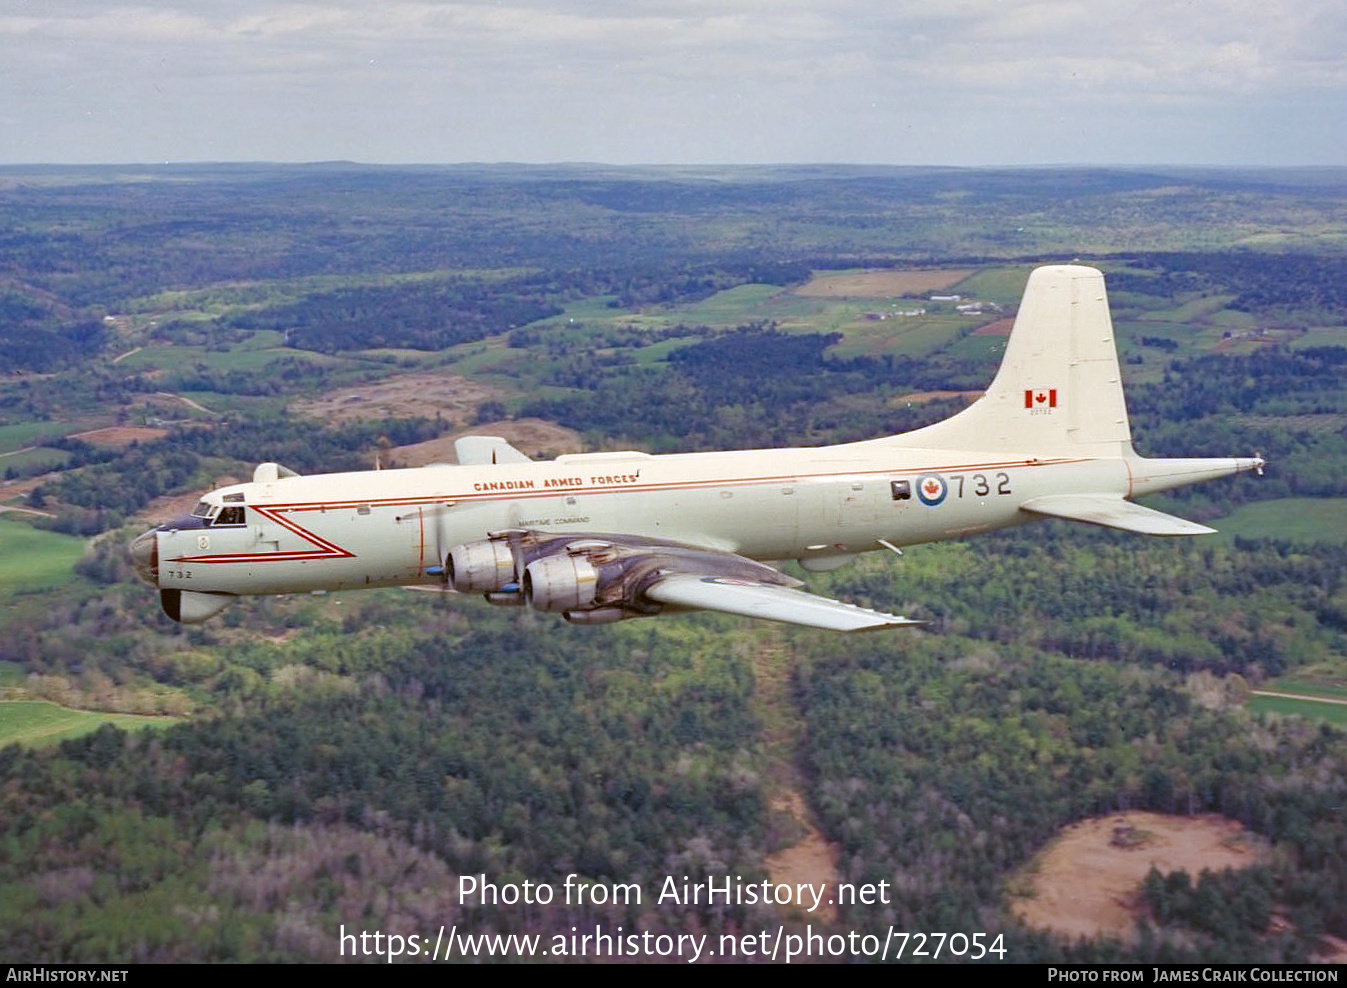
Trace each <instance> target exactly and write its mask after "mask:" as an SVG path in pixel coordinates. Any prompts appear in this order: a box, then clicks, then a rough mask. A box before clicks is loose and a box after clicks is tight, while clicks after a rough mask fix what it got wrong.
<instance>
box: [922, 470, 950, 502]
mask: <svg viewBox="0 0 1347 988" xmlns="http://www.w3.org/2000/svg"><path fill="white" fill-rule="evenodd" d="M948 493H949V485H948V484H946V483H945V478H944V477H942V476H940V474H938V473H924V474H922V475H921V476H920V477H918V478H917V497H919V498H921V503H922V504H925V505H929V506H930V507H932V508H933V507H935V506H936V505H937V504H939V503H940V502H941V501H943V500H945V495H946V494H948Z"/></svg>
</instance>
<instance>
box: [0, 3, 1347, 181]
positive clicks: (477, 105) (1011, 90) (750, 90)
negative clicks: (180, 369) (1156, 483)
mask: <svg viewBox="0 0 1347 988" xmlns="http://www.w3.org/2000/svg"><path fill="white" fill-rule="evenodd" d="M10 2H11V3H12V0H10ZM1344 46H1347V8H1344V7H1343V6H1342V5H1341V4H1340V3H1339V2H1338V0H1297V3H1295V4H1290V3H1287V4H1268V3H1266V0H1202V2H1189V3H1176V2H1175V0H952V2H943V3H941V4H931V3H930V2H929V0H892V2H888V0H628V2H618V0H499V2H493V0H453V2H438V0H394V2H391V3H385V4H378V5H374V4H369V3H367V2H366V0H331V2H323V3H317V2H295V0H164V2H159V3H156V4H154V5H153V6H150V5H148V4H144V3H139V4H137V3H130V4H126V5H114V6H107V5H105V4H103V3H95V2H93V0H46V2H44V3H42V4H40V5H39V4H25V5H23V6H21V7H18V8H17V9H14V10H8V11H7V10H6V9H5V0H0V83H3V84H4V85H5V87H6V92H7V93H9V94H10V97H11V98H10V99H9V100H7V102H8V103H9V105H8V106H6V113H7V115H8V116H9V117H10V119H13V120H15V121H17V126H19V127H20V128H24V141H25V142H26V143H28V144H30V145H34V143H35V142H36V146H41V141H42V140H43V137H42V135H43V134H44V133H51V134H53V135H54V134H55V133H56V132H57V131H58V130H59V131H60V132H61V133H62V134H63V135H64V136H63V137H62V138H61V140H64V141H67V142H69V141H70V139H71V138H70V135H72V134H76V133H78V132H79V130H80V128H81V127H87V128H89V133H90V134H91V135H94V134H97V135H98V136H99V137H101V138H105V139H107V140H115V141H116V142H117V143H118V144H119V145H121V146H130V145H131V144H132V142H133V140H134V139H135V137H136V136H137V134H136V132H134V131H132V130H127V129H126V128H123V130H122V131H121V132H118V133H116V134H113V133H112V132H111V130H110V127H111V124H110V122H109V121H111V119H112V117H113V116H114V115H115V113H122V114H123V115H124V116H126V117H127V119H128V120H129V121H130V122H131V123H132V124H133V125H134V127H135V128H139V129H140V134H141V135H143V136H144V137H145V138H146V141H147V143H153V144H154V145H155V146H156V147H159V146H162V147H165V148H169V149H171V148H173V147H175V146H179V147H182V148H185V147H186V143H187V142H188V141H196V143H197V144H198V145H200V144H202V143H203V142H202V137H201V135H202V134H203V133H205V132H206V130H207V127H206V124H205V123H204V122H205V121H211V120H213V121H216V122H217V123H216V126H215V127H214V128H213V129H212V130H211V131H210V133H211V137H210V143H209V146H208V147H206V148H205V149H204V152H199V153H198V154H196V155H195V156H198V157H199V156H202V153H205V154H207V155H209V154H219V153H220V151H221V149H229V148H236V149H237V150H236V151H234V152H232V153H234V154H237V155H240V156H245V157H286V158H293V157H334V156H352V157H370V155H369V154H368V153H366V154H361V153H360V151H361V148H362V146H369V144H370V142H371V140H372V139H374V138H375V137H377V139H378V141H379V147H380V148H382V149H386V150H385V153H386V154H389V155H404V156H413V157H429V158H444V157H446V156H454V155H467V156H473V157H489V156H492V155H502V156H519V155H527V156H529V157H548V156H551V157H569V158H597V157H602V156H603V155H604V154H611V153H614V149H618V150H622V151H624V152H625V153H627V154H630V153H631V150H630V149H631V147H632V146H633V144H635V143H637V142H639V143H641V144H643V145H644V146H646V147H650V148H653V149H658V150H659V153H661V154H665V155H668V154H679V153H681V154H683V155H695V156H696V157H697V158H699V159H701V160H732V159H735V158H736V156H740V157H741V156H743V155H745V154H747V153H749V152H748V151H747V150H746V149H748V148H751V149H753V150H752V153H753V154H762V155H765V156H766V157H767V158H768V159H771V158H773V157H774V156H786V155H802V154H803V155H814V156H819V157H823V158H828V157H836V156H837V155H836V153H834V154H832V155H830V154H829V153H828V152H829V150H830V149H832V148H836V147H838V146H839V142H841V143H840V146H841V148H842V149H843V150H844V151H845V150H847V149H853V148H860V147H866V148H869V149H870V150H869V151H868V152H867V153H870V154H883V153H885V151H884V148H885V144H884V142H883V140H882V139H881V137H880V136H878V135H879V134H880V133H882V132H884V131H887V132H888V133H890V134H900V133H902V134H916V133H919V132H920V131H922V130H923V129H929V128H931V127H932V126H938V125H939V121H940V120H942V119H950V118H956V117H957V118H959V119H962V120H965V121H968V122H970V123H974V124H975V126H977V127H979V128H980V129H981V130H982V132H983V133H984V134H985V133H988V132H997V131H998V128H1000V129H1003V125H1002V123H1001V121H1000V120H998V119H996V118H995V117H994V116H993V114H1001V115H1004V114H1006V113H1014V114H1018V115H1020V117H1021V126H1022V127H1024V128H1031V127H1033V126H1035V123H1034V121H1035V120H1038V121H1041V122H1042V125H1043V126H1044V127H1046V128H1049V129H1048V130H1045V131H1044V132H1043V133H1044V135H1045V140H1046V139H1047V136H1048V135H1049V134H1051V133H1052V131H1051V127H1053V126H1059V125H1060V113H1058V112H1057V109H1058V108H1060V107H1061V106H1063V105H1070V106H1073V107H1075V109H1074V110H1073V113H1074V114H1075V115H1076V116H1077V118H1078V121H1079V120H1083V119H1084V118H1085V117H1086V116H1088V115H1090V114H1095V115H1096V116H1099V117H1104V116H1106V115H1107V113H1108V112H1111V111H1110V108H1117V107H1119V106H1126V107H1128V108H1129V113H1131V114H1132V115H1134V116H1135V115H1137V114H1139V113H1141V112H1144V108H1145V107H1147V106H1150V107H1155V108H1157V110H1164V111H1165V112H1168V109H1169V108H1173V107H1175V106H1181V105H1188V106H1191V107H1194V108H1202V109H1203V111H1204V112H1207V113H1208V114H1217V115H1218V116H1217V117H1212V118H1211V119H1217V118H1218V117H1219V114H1220V113H1228V114H1229V120H1230V121H1231V125H1232V126H1233V125H1236V121H1237V120H1238V117H1239V115H1240V113H1241V112H1243V113H1244V116H1245V117H1246V118H1247V119H1248V121H1249V122H1250V124H1251V123H1252V121H1253V120H1254V119H1256V118H1257V112H1256V111H1257V108H1258V106H1259V105H1260V102H1262V103H1267V104H1268V105H1270V101H1276V102H1277V103H1278V105H1279V106H1283V107H1284V106H1287V105H1290V106H1296V105H1297V103H1298V101H1299V102H1303V103H1304V104H1305V105H1306V106H1309V105H1310V104H1311V103H1312V104H1314V105H1316V106H1319V107H1322V105H1323V104H1324V101H1325V100H1328V101H1330V102H1331V101H1333V100H1335V99H1339V100H1340V99H1341V97H1342V93H1343V90H1344V87H1347V62H1345V61H1344V59H1343V57H1342V55H1341V52H1342V51H1343V50H1344ZM90 105H93V106H95V107H103V108H105V112H101V113H100V112H99V111H98V110H96V109H95V110H94V111H92V112H91V111H90ZM106 108H115V112H114V109H106ZM130 110H134V112H133V113H132V112H130ZM1306 112H1308V111H1306ZM1157 119H1160V120H1162V121H1163V122H1167V124H1169V125H1172V126H1173V127H1174V128H1176V130H1175V134H1174V139H1175V140H1181V139H1183V138H1182V135H1181V133H1179V131H1181V130H1182V129H1183V123H1182V122H1181V121H1179V120H1177V119H1170V118H1164V117H1163V116H1162V117H1158V118H1157ZM100 120H101V121H102V123H100V122H99V121H100ZM605 121H607V123H605ZM413 122H417V124H416V127H415V129H416V131H417V132H415V133H411V132H409V133H407V134H405V135H403V136H401V137H399V136H398V135H397V134H396V133H391V132H390V127H391V126H392V125H394V124H396V125H401V126H403V127H411V126H412V125H413ZM100 128H101V129H100ZM469 128H470V129H471V131H472V134H471V135H469V133H468V130H469ZM1321 129H1322V128H1321ZM175 131H176V132H177V133H179V134H180V135H181V136H180V137H179V138H178V139H177V141H176V145H175V140H174V138H173V134H174V132H175ZM269 132H270V133H269ZM325 133H326V136H325ZM437 134H438V135H440V136H439V139H438V140H437V139H436V135H437ZM193 135H195V136H193ZM811 135H812V136H811ZM301 138H302V140H303V146H302V147H300V146H299V144H298V142H299V141H300V140H301ZM942 139H943V141H944V143H943V145H942V146H943V147H945V148H947V149H949V152H947V153H952V152H953V151H955V150H957V149H958V147H959V145H958V144H957V142H951V140H950V139H949V137H948V135H947V134H946V135H945V136H944V137H943V138H942ZM53 140H55V138H53ZM287 140H289V142H290V143H289V144H288V145H287V143H286V142H287ZM102 146H108V145H107V144H104V145H102ZM394 146H396V147H397V148H398V150H396V151H395V150H394ZM911 146H912V145H911V144H910V143H907V144H905V145H904V147H911ZM935 146H936V145H934V144H932V145H931V147H932V149H933V150H934V148H935ZM51 147H52V148H53V149H54V150H55V149H58V148H59V147H60V145H58V144H56V143H53V144H51ZM324 148H326V149H327V151H326V152H325V151H324ZM694 149H695V150H694ZM773 149H777V150H776V151H775V153H774V152H773ZM11 153H13V152H12V151H6V150H5V149H4V148H0V155H4V154H11ZM174 153H175V154H178V155H182V156H193V155H192V154H190V153H189V152H187V151H185V150H178V151H176V152H174ZM964 153H966V151H965V152H964ZM1320 153H1322V152H1320ZM647 160H649V159H647Z"/></svg>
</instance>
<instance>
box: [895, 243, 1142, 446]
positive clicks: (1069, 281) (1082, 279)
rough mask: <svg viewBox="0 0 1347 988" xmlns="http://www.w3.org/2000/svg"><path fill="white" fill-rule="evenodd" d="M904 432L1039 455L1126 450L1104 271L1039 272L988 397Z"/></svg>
mask: <svg viewBox="0 0 1347 988" xmlns="http://www.w3.org/2000/svg"><path fill="white" fill-rule="evenodd" d="M902 439H903V443H904V445H911V446H919V447H927V448H944V449H977V450H1004V451H1007V452H1009V451H1012V450H1013V451H1032V452H1033V453H1034V455H1036V456H1044V455H1046V456H1059V455H1060V456H1127V455H1130V454H1131V452H1132V431H1131V428H1130V427H1129V426H1128V423H1127V406H1126V404H1125V403H1124V401H1123V389H1122V374H1121V373H1120V371H1119V368H1118V349H1117V346H1116V345H1115V343H1114V341H1113V320H1112V319H1111V318H1110V316H1109V311H1108V297H1107V295H1106V294H1105V293H1104V275H1103V273H1102V272H1100V271H1098V270H1096V269H1095V268H1090V267H1084V266H1082V265H1077V264H1057V265H1051V266H1048V267H1041V268H1038V269H1036V270H1035V271H1034V272H1033V273H1032V274H1030V275H1029V283H1028V284H1027V285H1026V286H1025V289H1024V298H1023V300H1022V301H1021V302H1020V311H1019V314H1018V315H1017V316H1016V317H1015V326H1014V328H1013V329H1012V330H1011V333H1010V339H1009V340H1008V341H1007V343H1006V352H1005V356H1004V357H1003V358H1002V360H1001V369H1000V370H999V371H997V373H996V377H995V379H994V380H993V381H992V383H991V387H989V388H988V389H987V392H986V394H984V395H983V396H982V397H981V398H979V399H978V400H977V401H976V402H974V403H973V404H972V405H970V406H969V407H968V408H966V409H964V410H963V411H962V412H960V413H959V414H957V415H955V416H953V417H952V418H949V419H947V420H946V421H944V422H938V423H936V424H935V425H932V426H928V427H926V428H924V429H918V430H917V431H915V432H912V433H909V434H907V435H905V436H903V437H902Z"/></svg>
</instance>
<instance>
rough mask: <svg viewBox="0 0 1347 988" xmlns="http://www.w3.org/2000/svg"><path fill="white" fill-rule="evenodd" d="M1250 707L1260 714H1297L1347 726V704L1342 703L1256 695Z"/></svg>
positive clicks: (1250, 699) (1251, 698)
mask: <svg viewBox="0 0 1347 988" xmlns="http://www.w3.org/2000/svg"><path fill="white" fill-rule="evenodd" d="M1249 709H1250V710H1252V711H1254V712H1255V713H1260V714H1295V715H1296V716H1298V717H1311V718H1314V719H1317V720H1326V721H1328V722H1329V723H1330V724H1337V725H1339V726H1342V727H1347V705H1344V704H1341V703H1318V702H1316V701H1314V700H1291V699H1288V698H1287V697H1284V696H1254V697H1250V698H1249Z"/></svg>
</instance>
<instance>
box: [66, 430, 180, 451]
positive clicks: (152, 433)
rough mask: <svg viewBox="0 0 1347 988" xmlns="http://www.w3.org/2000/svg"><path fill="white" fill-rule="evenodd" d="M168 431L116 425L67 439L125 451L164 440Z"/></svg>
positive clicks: (76, 434) (80, 433) (79, 433)
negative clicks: (133, 444)
mask: <svg viewBox="0 0 1347 988" xmlns="http://www.w3.org/2000/svg"><path fill="white" fill-rule="evenodd" d="M166 435H168V430H167V429H151V428H148V427H146V426H139V425H115V426H112V427H111V428H107V429H94V430H93V431H91V432H77V433H75V434H74V435H71V436H66V438H67V439H79V440H81V441H83V442H86V443H88V444H89V445H91V446H106V447H109V448H111V449H125V448H126V447H127V446H130V445H131V444H132V443H144V442H150V441H151V440H154V439H163V438H164V437H165V436H166Z"/></svg>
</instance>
